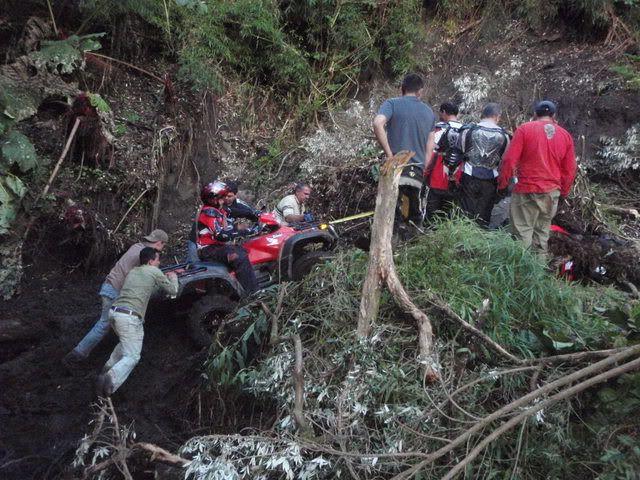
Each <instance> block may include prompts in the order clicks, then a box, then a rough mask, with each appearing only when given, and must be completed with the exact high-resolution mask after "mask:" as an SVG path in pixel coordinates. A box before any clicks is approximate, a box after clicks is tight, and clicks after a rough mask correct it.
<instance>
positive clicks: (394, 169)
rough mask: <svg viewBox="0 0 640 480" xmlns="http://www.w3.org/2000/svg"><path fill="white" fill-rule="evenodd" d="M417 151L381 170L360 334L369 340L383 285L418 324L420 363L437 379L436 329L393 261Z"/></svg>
mask: <svg viewBox="0 0 640 480" xmlns="http://www.w3.org/2000/svg"><path fill="white" fill-rule="evenodd" d="M414 154H415V152H407V151H402V152H400V153H398V154H396V155H394V156H393V157H391V158H389V159H387V160H386V161H385V163H384V165H383V166H382V168H381V169H380V180H379V182H378V195H377V197H376V209H375V214H374V216H373V226H372V227H371V246H370V247H369V264H368V266H367V275H366V277H365V280H364V285H363V287H362V300H361V302H360V310H359V312H358V327H357V334H358V336H359V337H361V338H367V337H368V336H369V335H370V333H371V326H372V325H373V322H375V319H376V318H377V316H378V310H379V307H380V294H381V287H382V283H383V282H384V283H386V285H387V288H388V289H389V291H390V292H391V294H392V295H393V298H394V299H395V301H396V302H397V303H398V305H399V306H400V308H402V309H403V310H404V311H405V312H406V313H408V314H409V315H411V316H412V317H413V318H414V319H415V320H416V323H417V325H418V348H419V352H420V353H419V358H420V361H421V362H423V364H424V365H425V369H424V371H425V374H426V375H427V376H429V377H430V378H434V377H435V376H436V375H437V373H436V371H435V368H434V362H433V359H432V355H431V354H432V349H433V329H432V327H431V321H430V320H429V317H428V316H427V315H426V314H425V313H424V312H422V311H421V310H420V309H419V308H418V307H417V306H416V305H415V304H414V303H413V302H412V301H411V298H410V297H409V295H408V294H407V292H406V291H405V289H404V287H403V286H402V283H401V282H400V279H399V278H398V275H397V273H396V267H395V264H394V262H393V250H392V248H391V236H392V234H393V222H394V218H395V212H396V203H397V201H398V184H399V181H400V173H401V170H402V167H403V166H405V165H406V164H407V162H408V161H409V160H410V159H411V158H412V157H413V155H414Z"/></svg>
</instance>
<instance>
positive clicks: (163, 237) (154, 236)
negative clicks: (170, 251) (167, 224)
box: [143, 228, 169, 243]
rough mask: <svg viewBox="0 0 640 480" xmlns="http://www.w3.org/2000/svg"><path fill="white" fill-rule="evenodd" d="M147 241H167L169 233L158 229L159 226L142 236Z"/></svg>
mask: <svg viewBox="0 0 640 480" xmlns="http://www.w3.org/2000/svg"><path fill="white" fill-rule="evenodd" d="M143 238H144V239H145V240H146V241H147V242H164V243H167V242H168V241H169V235H167V232H165V231H164V230H160V229H159V228H157V229H155V230H154V231H153V232H151V233H150V234H149V235H147V236H146V237H143Z"/></svg>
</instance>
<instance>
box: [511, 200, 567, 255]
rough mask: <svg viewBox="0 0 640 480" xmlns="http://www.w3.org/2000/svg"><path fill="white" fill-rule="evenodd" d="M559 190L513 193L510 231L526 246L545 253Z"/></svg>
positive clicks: (556, 207) (556, 208)
mask: <svg viewBox="0 0 640 480" xmlns="http://www.w3.org/2000/svg"><path fill="white" fill-rule="evenodd" d="M559 198H560V190H554V191H552V192H548V193H514V194H513V199H512V200H511V211H510V215H509V217H510V219H511V232H512V233H513V236H514V237H515V238H517V239H518V240H520V241H521V242H522V243H524V245H525V246H526V247H527V248H531V249H532V250H534V251H537V252H540V253H547V241H548V240H549V226H550V225H551V219H552V218H553V217H554V216H555V215H556V211H557V210H558V199H559Z"/></svg>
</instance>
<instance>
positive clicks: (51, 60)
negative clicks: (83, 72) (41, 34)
mask: <svg viewBox="0 0 640 480" xmlns="http://www.w3.org/2000/svg"><path fill="white" fill-rule="evenodd" d="M102 36H104V33H92V34H90V35H83V36H81V37H79V36H77V35H71V36H70V37H68V38H66V39H64V40H55V41H43V42H42V48H41V49H40V50H38V51H37V52H34V53H32V54H31V57H32V58H33V60H34V63H35V66H36V68H42V67H46V68H48V69H49V70H52V71H56V72H59V73H72V72H73V71H75V70H76V69H79V68H83V66H84V56H83V53H84V52H92V51H94V50H99V49H100V48H101V45H100V42H99V41H98V40H97V39H98V38H100V37H102Z"/></svg>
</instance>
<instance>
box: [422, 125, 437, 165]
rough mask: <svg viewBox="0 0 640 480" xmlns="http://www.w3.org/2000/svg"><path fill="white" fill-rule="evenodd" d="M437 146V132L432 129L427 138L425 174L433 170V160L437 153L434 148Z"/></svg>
mask: <svg viewBox="0 0 640 480" xmlns="http://www.w3.org/2000/svg"><path fill="white" fill-rule="evenodd" d="M435 146H436V133H435V132H434V131H433V130H432V131H431V132H429V137H428V138H427V150H426V151H425V155H424V172H423V173H424V174H425V175H426V173H427V172H428V171H430V170H431V162H433V161H434V159H435V155H434V154H433V153H434V152H433V149H434V147H435Z"/></svg>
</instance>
